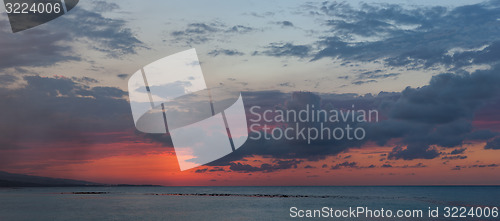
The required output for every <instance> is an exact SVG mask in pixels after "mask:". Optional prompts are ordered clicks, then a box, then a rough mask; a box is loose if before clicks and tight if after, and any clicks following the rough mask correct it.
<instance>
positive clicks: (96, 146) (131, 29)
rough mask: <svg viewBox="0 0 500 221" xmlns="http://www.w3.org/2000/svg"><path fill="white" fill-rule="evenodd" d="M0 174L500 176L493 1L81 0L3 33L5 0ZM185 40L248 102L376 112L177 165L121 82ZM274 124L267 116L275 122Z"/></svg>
mask: <svg viewBox="0 0 500 221" xmlns="http://www.w3.org/2000/svg"><path fill="white" fill-rule="evenodd" d="M0 11H2V13H0V36H1V37H0V107H1V110H0V171H6V172H10V173H21V174H30V175H38V176H48V177H57V178H68V179H76V180H86V181H92V182H98V183H107V184H125V183H126V184H157V185H174V186H182V185H190V186H191V185H194V186H205V185H216V186H224V185H245V186H247V185H500V113H499V111H498V110H499V109H500V38H499V37H498V36H500V1H497V0H493V1H472V0H471V1H467V0H461V1H410V0H406V1H395V0H390V1H389V0H388V1H385V2H384V3H381V1H348V2H328V1H309V2H305V1H298V0H297V1H289V0H276V1H231V0H221V1H201V0H200V1H161V2H158V1H129V0H125V1H124V0H121V1H118V0H116V1H97V0H93V1H80V3H79V4H78V5H77V7H76V8H74V9H73V10H71V11H70V12H69V13H68V14H66V15H64V16H62V17H60V18H57V19H56V20H53V21H51V22H48V23H46V24H43V25H41V26H38V27H35V28H32V29H29V30H26V31H22V32H19V33H12V31H11V28H10V24H9V21H8V18H7V14H6V13H5V10H4V8H3V6H0ZM191 48H196V51H197V53H198V57H199V60H200V62H201V67H202V69H203V74H204V76H205V80H206V83H207V86H208V87H211V88H215V87H218V88H225V89H226V88H228V90H232V91H241V93H242V96H243V100H244V103H245V107H246V110H247V111H248V110H249V108H250V107H252V106H255V105H258V106H261V107H263V109H269V110H275V109H284V110H292V109H296V108H297V107H303V106H305V105H307V104H318V105H319V106H321V107H324V108H327V107H333V108H336V109H349V108H350V107H352V105H355V106H356V108H359V109H363V110H378V111H379V113H380V121H379V122H368V123H365V124H362V125H361V126H363V127H364V128H365V129H366V132H367V134H366V139H364V140H362V141H356V142H353V141H348V140H341V141H336V140H330V141H318V142H313V143H311V144H307V143H304V142H303V141H301V140H297V141H286V140H274V141H266V140H264V139H260V140H248V141H247V142H246V143H245V144H244V145H243V146H242V147H241V148H240V149H238V150H237V151H235V152H234V153H232V154H230V155H228V156H226V157H224V158H222V159H219V160H217V161H215V162H212V163H210V164H208V165H205V166H200V167H197V168H194V169H190V170H187V171H180V168H179V165H178V162H177V156H176V153H175V151H174V148H173V147H172V142H171V140H170V137H169V135H167V134H163V135H154V134H145V133H142V132H139V131H137V130H136V129H135V126H134V121H133V119H132V113H131V109H130V105H129V101H128V88H127V81H128V79H129V77H130V76H131V75H132V74H133V73H135V72H136V71H137V70H139V69H140V68H141V67H143V66H145V65H147V64H149V63H151V62H154V61H156V60H158V59H160V58H163V57H165V56H169V55H172V54H175V53H177V52H181V51H184V50H188V49H191ZM275 126H276V125H275Z"/></svg>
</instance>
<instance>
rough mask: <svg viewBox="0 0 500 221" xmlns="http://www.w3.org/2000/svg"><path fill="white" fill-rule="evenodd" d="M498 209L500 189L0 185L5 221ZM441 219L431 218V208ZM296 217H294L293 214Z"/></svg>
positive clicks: (257, 217)
mask: <svg viewBox="0 0 500 221" xmlns="http://www.w3.org/2000/svg"><path fill="white" fill-rule="evenodd" d="M448 206H450V207H453V206H456V207H468V208H470V207H499V206H500V187H68V188H17V189H13V188H0V221H4V220H7V221H9V220H302V219H299V218H292V217H290V215H291V212H290V208H291V207H297V209H302V210H307V209H309V210H314V209H316V210H320V209H322V208H323V207H330V208H333V209H336V210H337V209H338V210H345V209H347V210H348V209H349V207H353V208H356V207H368V209H373V210H380V209H381V208H384V209H385V210H394V211H397V210H406V209H410V210H422V211H424V213H425V214H424V215H425V216H424V218H407V219H402V218H397V219H395V218H393V219H381V218H378V219H375V218H372V219H367V218H363V217H357V218H356V217H351V218H312V220H317V219H319V220H500V218H496V219H478V218H471V217H468V218H454V219H444V218H442V215H443V213H444V211H443V208H444V207H448ZM429 207H431V208H436V207H438V208H440V210H441V211H440V215H441V217H440V218H432V219H431V218H428V217H427V213H428V208H429ZM292 215H293V214H292Z"/></svg>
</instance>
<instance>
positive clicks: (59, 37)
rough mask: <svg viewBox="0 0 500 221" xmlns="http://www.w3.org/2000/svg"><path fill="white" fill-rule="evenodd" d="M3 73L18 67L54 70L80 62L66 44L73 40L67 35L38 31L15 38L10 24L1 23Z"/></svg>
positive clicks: (32, 30) (0, 61)
mask: <svg viewBox="0 0 500 221" xmlns="http://www.w3.org/2000/svg"><path fill="white" fill-rule="evenodd" d="M0 35H1V36H2V38H0V48H2V50H0V57H1V58H2V59H0V70H2V69H6V68H14V67H18V68H19V67H37V66H44V67H46V66H51V65H54V64H56V63H59V62H66V61H79V60H80V58H79V57H76V56H74V55H73V49H72V48H71V47H70V46H67V45H65V43H67V42H69V41H71V40H72V37H71V36H70V34H69V33H67V32H60V33H58V32H51V31H48V30H46V29H41V28H36V29H31V30H26V31H23V32H19V33H16V34H13V33H12V32H11V30H10V27H9V24H8V23H7V21H0Z"/></svg>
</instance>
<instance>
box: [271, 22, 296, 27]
mask: <svg viewBox="0 0 500 221" xmlns="http://www.w3.org/2000/svg"><path fill="white" fill-rule="evenodd" d="M276 24H277V25H280V26H281V27H284V28H286V27H295V26H294V25H293V23H292V22H291V21H279V22H276Z"/></svg>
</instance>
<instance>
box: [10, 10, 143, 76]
mask: <svg viewBox="0 0 500 221" xmlns="http://www.w3.org/2000/svg"><path fill="white" fill-rule="evenodd" d="M0 35H1V36H2V38H0V48H2V50H0V57H1V58H2V59H1V60H0V70H1V69H6V68H13V67H16V68H20V67H39V66H43V67H47V66H51V65H54V64H57V63H61V62H66V61H80V60H81V58H80V57H79V55H77V54H75V50H74V48H73V46H75V45H74V43H84V44H85V42H86V43H88V44H87V45H89V47H91V49H93V50H98V51H102V52H103V53H106V54H107V55H108V56H111V57H120V56H123V55H126V54H135V53H136V52H137V50H138V49H139V48H144V47H145V46H144V44H143V43H142V42H141V41H140V40H139V39H137V38H136V37H134V33H133V32H132V30H131V29H129V28H127V27H126V22H125V21H124V20H120V19H110V18H106V17H103V16H102V15H101V14H98V13H96V12H92V11H88V10H85V9H83V8H81V7H76V8H74V9H73V10H71V12H70V13H68V14H66V15H64V16H61V17H60V18H58V19H55V20H53V21H51V22H49V23H47V24H46V25H43V26H39V27H36V28H33V29H30V30H26V31H23V32H19V33H15V34H13V33H11V31H10V27H9V24H8V22H7V21H4V20H1V21H0Z"/></svg>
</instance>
